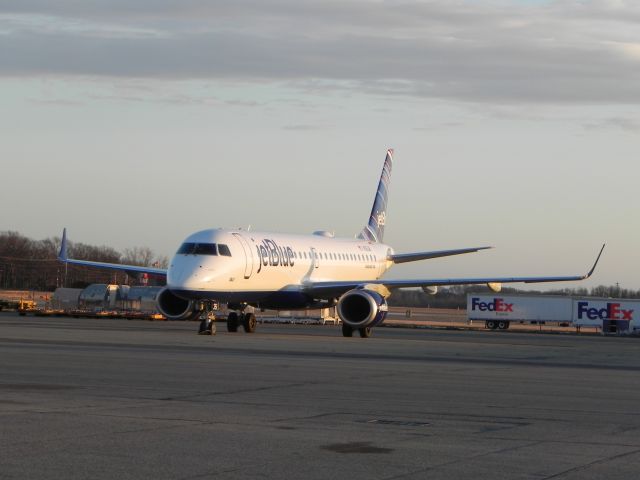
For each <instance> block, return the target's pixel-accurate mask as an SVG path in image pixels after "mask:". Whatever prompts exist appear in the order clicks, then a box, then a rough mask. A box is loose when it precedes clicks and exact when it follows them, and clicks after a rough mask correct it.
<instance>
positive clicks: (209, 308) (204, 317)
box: [198, 302, 218, 335]
mask: <svg viewBox="0 0 640 480" xmlns="http://www.w3.org/2000/svg"><path fill="white" fill-rule="evenodd" d="M217 308H218V302H202V304H201V305H200V318H201V321H200V327H199V328H198V335H215V334H216V315H215V313H213V311H214V310H216V309H217Z"/></svg>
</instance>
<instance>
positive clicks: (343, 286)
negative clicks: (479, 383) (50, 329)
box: [58, 150, 604, 337]
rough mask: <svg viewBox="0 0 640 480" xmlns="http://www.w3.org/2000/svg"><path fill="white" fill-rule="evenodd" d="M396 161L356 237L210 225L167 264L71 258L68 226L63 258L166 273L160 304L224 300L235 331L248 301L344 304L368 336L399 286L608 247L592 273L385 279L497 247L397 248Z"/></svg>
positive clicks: (351, 322)
mask: <svg viewBox="0 0 640 480" xmlns="http://www.w3.org/2000/svg"><path fill="white" fill-rule="evenodd" d="M392 162H393V150H388V151H387V155H386V158H385V161H384V166H383V168H382V175H381V176H380V181H379V183H378V190H377V191H376V196H375V200H374V202H373V208H372V209H371V215H370V216H369V222H368V223H367V225H366V226H365V227H364V229H363V230H362V231H361V232H360V234H359V235H358V236H357V237H356V238H353V239H352V238H335V237H334V236H333V235H332V234H331V233H329V232H325V231H317V232H314V233H313V234H312V235H287V234H280V233H269V232H254V231H246V230H242V229H223V228H218V229H210V230H203V231H200V232H196V233H194V234H192V235H189V236H188V237H187V238H186V239H185V240H184V242H183V243H182V245H180V247H179V248H178V251H177V252H176V254H175V255H174V257H173V259H172V260H171V263H170V265H169V268H168V269H166V270H165V269H160V268H151V267H139V266H134V265H121V264H112V263H102V262H91V261H84V260H75V259H71V258H68V256H67V238H66V229H65V230H64V231H63V234H62V244H61V247H60V254H59V256H58V258H59V260H61V261H62V262H65V263H71V264H76V265H86V266H92V267H99V268H107V269H113V270H121V271H124V272H127V273H129V274H134V275H135V274H141V273H147V274H153V275H161V276H166V287H165V288H164V289H163V290H162V291H161V292H160V294H159V295H158V297H157V307H158V310H159V311H160V312H161V313H162V314H163V315H164V316H166V317H167V318H169V319H175V320H178V319H188V318H196V317H198V316H199V315H200V313H201V311H202V310H204V309H206V308H207V306H208V305H209V306H210V305H212V304H213V302H221V303H226V304H227V305H228V307H229V309H230V310H232V312H231V313H229V316H228V318H227V329H228V331H230V332H235V331H237V330H238V327H239V326H242V327H243V328H244V329H245V331H246V332H253V331H255V328H256V317H255V315H254V314H253V313H252V312H251V311H252V309H251V308H249V309H247V307H248V306H251V307H255V308H260V309H274V310H297V309H298V310H303V309H317V308H326V307H332V306H335V305H337V313H338V316H339V317H340V319H341V320H342V334H343V335H344V336H345V337H351V336H352V335H353V332H354V331H357V332H358V333H359V334H360V336H361V337H369V336H370V335H371V329H372V327H375V326H377V325H380V324H381V323H382V322H383V321H384V319H385V317H386V315H387V301H386V299H387V297H389V295H390V294H391V292H392V291H393V290H394V289H397V288H410V287H414V288H415V287H421V288H422V289H423V290H424V291H425V292H426V293H429V294H435V293H436V292H437V288H438V287H439V286H443V285H470V284H487V285H488V286H489V288H491V289H492V290H493V291H496V292H497V291H500V288H501V284H502V283H514V282H524V283H536V282H564V281H575V280H584V279H586V278H588V277H590V276H591V274H592V273H593V271H594V270H595V267H596V265H597V263H598V260H599V259H600V255H601V254H602V250H600V254H599V255H598V257H597V259H596V261H595V263H594V264H593V267H592V268H591V270H590V271H589V272H588V273H587V274H586V275H577V276H564V277H512V278H511V277H510V278H501V277H486V278H453V279H438V278H436V279H433V278H431V279H430V278H426V279H418V280H381V277H382V276H383V274H384V273H385V272H386V271H387V270H388V269H389V268H390V267H391V266H393V265H394V264H397V263H406V262H415V261H417V260H427V259H431V258H438V257H446V256H451V255H460V254H464V253H470V252H477V251H479V250H484V249H487V248H492V247H475V248H463V249H457V250H440V251H431V252H415V253H400V254H397V253H395V252H394V251H393V249H392V248H391V247H390V246H389V245H385V244H384V243H382V241H383V237H384V227H385V221H386V217H387V195H388V189H389V180H390V175H391V167H392ZM602 249H604V245H603V247H602ZM245 309H247V312H245ZM201 328H202V327H201ZM214 328H215V327H214ZM214 332H215V330H214Z"/></svg>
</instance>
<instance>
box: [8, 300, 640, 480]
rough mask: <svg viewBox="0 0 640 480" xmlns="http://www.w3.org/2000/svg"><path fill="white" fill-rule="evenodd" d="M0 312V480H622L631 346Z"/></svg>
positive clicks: (632, 412) (635, 442)
mask: <svg viewBox="0 0 640 480" xmlns="http://www.w3.org/2000/svg"><path fill="white" fill-rule="evenodd" d="M197 326H198V325H197V323H193V322H149V321H127V320H95V319H70V318H36V317H19V316H16V315H14V314H11V313H6V312H3V313H1V314H0V422H1V423H0V479H14V478H15V479H23V478H30V479H39V478H65V479H75V478H83V479H85V478H91V479H101V478H109V479H112V478H117V479H119V480H124V479H129V478H136V479H139V478H153V479H165V478H167V479H169V478H170V479H206V478H224V479H241V478H242V479H246V478H274V479H275V478H304V479H328V478H331V479H342V478H344V479H349V480H356V479H400V478H402V479H424V478H428V479H440V478H442V479H444V478H446V479H453V478H473V479H501V478H504V479H550V478H554V479H567V480H568V479H581V480H582V479H596V478H597V479H601V478H607V479H635V478H638V477H639V476H640V466H639V465H640V413H639V411H638V410H639V407H640V377H639V374H640V339H638V338H624V337H603V336H599V335H589V336H584V335H568V334H540V333H521V332H512V331H506V332H490V331H453V330H438V329H403V328H378V329H376V330H375V333H374V336H373V337H372V338H369V339H361V338H359V337H353V338H343V337H342V336H341V334H340V328H339V327H337V326H320V325H259V326H258V331H257V333H255V334H245V333H242V332H238V333H233V334H232V333H227V332H226V327H225V326H224V324H222V323H219V324H218V334H217V335H216V336H214V337H208V336H199V335H196V333H195V332H196V330H197Z"/></svg>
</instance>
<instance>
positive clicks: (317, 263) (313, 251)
mask: <svg viewBox="0 0 640 480" xmlns="http://www.w3.org/2000/svg"><path fill="white" fill-rule="evenodd" d="M311 255H312V256H313V266H314V267H315V268H318V267H319V266H320V261H319V257H318V252H316V249H315V248H313V247H311Z"/></svg>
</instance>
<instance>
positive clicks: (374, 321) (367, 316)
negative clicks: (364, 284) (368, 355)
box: [338, 289, 389, 329]
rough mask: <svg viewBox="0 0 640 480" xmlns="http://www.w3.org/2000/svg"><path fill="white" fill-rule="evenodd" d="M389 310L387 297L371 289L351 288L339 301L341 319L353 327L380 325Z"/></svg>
mask: <svg viewBox="0 0 640 480" xmlns="http://www.w3.org/2000/svg"><path fill="white" fill-rule="evenodd" d="M388 310H389V307H388V306H387V301H386V300H385V298H384V297H383V296H382V295H380V294H379V293H378V292H374V291H371V290H357V289H356V290H349V291H348V292H347V293H345V294H344V295H342V297H340V300H339V301H338V316H339V317H340V320H342V322H343V323H345V324H346V325H349V326H350V327H351V328H353V329H360V328H365V327H375V326H376V325H380V324H381V323H382V322H383V321H384V319H385V317H386V316H387V312H388Z"/></svg>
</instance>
